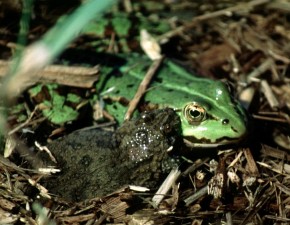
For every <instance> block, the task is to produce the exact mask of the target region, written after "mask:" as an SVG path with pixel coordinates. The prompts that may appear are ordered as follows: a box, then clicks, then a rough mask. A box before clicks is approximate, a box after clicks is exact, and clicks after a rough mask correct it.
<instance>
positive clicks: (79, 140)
mask: <svg viewBox="0 0 290 225" xmlns="http://www.w3.org/2000/svg"><path fill="white" fill-rule="evenodd" d="M180 129H181V128H180V120H179V117H178V116H177V114H176V113H175V112H174V110H172V109H168V108H166V109H161V110H154V111H150V112H146V113H144V114H141V116H140V117H139V118H137V119H134V120H131V121H127V122H125V123H124V124H123V125H122V127H120V128H119V129H118V130H117V131H116V132H110V131H104V130H86V131H79V132H74V133H72V134H70V135H68V136H66V137H65V138H63V139H61V140H56V141H54V142H52V143H51V144H49V146H48V148H49V149H50V150H51V152H52V153H53V154H54V155H55V157H56V159H57V161H58V167H60V168H61V173H60V174H57V175H54V176H53V177H51V179H49V180H48V181H46V184H45V186H46V187H47V188H48V190H49V191H50V192H51V193H54V194H57V195H59V196H62V197H63V198H65V199H67V200H73V201H79V200H84V199H88V198H92V197H96V196H102V195H105V194H108V193H111V192H113V191H115V190H117V189H119V188H121V187H122V186H124V185H128V184H130V185H142V186H146V187H149V188H156V186H157V184H158V183H159V182H160V181H162V180H161V178H163V177H164V176H165V175H166V174H167V173H168V172H169V170H170V169H171V168H172V167H174V166H176V165H177V162H178V159H177V158H175V157H171V156H170V154H171V153H172V151H169V152H168V150H169V149H171V148H172V146H175V145H176V144H177V143H179V141H180V140H179V137H180V132H181V130H180Z"/></svg>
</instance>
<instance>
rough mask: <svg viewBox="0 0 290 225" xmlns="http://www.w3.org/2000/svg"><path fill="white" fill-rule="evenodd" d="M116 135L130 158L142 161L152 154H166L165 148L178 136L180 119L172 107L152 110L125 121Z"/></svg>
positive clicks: (120, 146) (173, 142) (174, 141)
mask: <svg viewBox="0 0 290 225" xmlns="http://www.w3.org/2000/svg"><path fill="white" fill-rule="evenodd" d="M116 137H117V140H118V141H119V142H120V145H119V148H120V149H121V151H124V152H126V154H127V153H128V156H129V157H128V158H130V160H132V161H135V162H137V163H138V162H142V161H143V160H145V159H149V158H150V157H153V155H155V156H157V154H160V155H162V154H167V152H166V151H165V150H166V149H168V148H169V147H171V146H172V147H173V146H174V145H175V143H176V142H177V138H178V137H180V119H179V117H178V115H177V114H176V113H175V112H174V110H173V109H169V108H164V109H160V110H153V111H150V112H146V113H143V114H142V115H141V116H140V118H139V119H135V120H131V121H126V123H124V124H123V125H122V126H121V127H120V128H119V129H118V130H117V132H116ZM165 140H167V141H165ZM158 152H159V153H158ZM162 152H163V153H162Z"/></svg>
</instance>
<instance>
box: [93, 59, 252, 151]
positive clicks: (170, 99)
mask: <svg viewBox="0 0 290 225" xmlns="http://www.w3.org/2000/svg"><path fill="white" fill-rule="evenodd" d="M125 58H126V64H124V65H121V66H119V65H116V66H115V68H114V69H112V70H111V71H110V73H107V74H106V75H104V76H102V75H101V76H100V80H99V82H98V83H97V90H98V91H99V96H100V98H101V100H102V101H104V103H105V105H104V108H105V110H106V111H108V112H109V113H110V114H111V115H113V116H114V117H115V119H116V120H117V122H119V123H122V122H123V120H124V115H125V112H126V110H127V106H128V102H129V101H130V100H131V99H132V98H133V97H134V95H135V93H136V90H137V89H138V86H139V84H140V82H141V81H142V79H143V78H144V75H145V73H146V71H147V70H148V68H149V67H150V65H151V63H152V61H150V60H149V59H148V58H146V57H142V56H139V55H138V56H134V55H133V56H129V57H128V56H126V57H125ZM111 63H113V62H111ZM102 68H103V70H106V69H107V68H106V67H102ZM102 68H101V69H102ZM164 107H169V108H172V109H174V111H175V112H176V113H177V114H178V115H179V117H180V120H181V127H182V136H183V137H184V138H185V139H187V140H189V141H190V142H192V146H193V147H197V148H199V147H217V146H220V145H227V144H232V143H236V142H239V141H240V140H242V139H243V137H245V135H246V132H247V113H246V112H245V110H244V109H243V107H242V106H241V104H240V103H239V102H238V100H237V99H235V98H234V96H233V95H232V93H231V92H230V90H229V88H228V86H227V85H226V84H225V83H223V82H221V81H217V80H211V79H207V78H202V77H197V76H196V75H195V74H194V73H191V72H189V71H187V70H186V69H185V68H183V67H181V66H179V65H177V64H176V63H174V62H173V61H171V60H169V59H165V60H164V61H163V62H162V65H161V66H160V68H159V69H158V71H157V73H156V74H155V76H154V78H153V81H152V82H151V84H150V86H149V88H148V89H147V92H146V94H145V96H144V97H143V99H142V102H141V103H139V107H138V110H139V111H143V110H148V109H156V108H164Z"/></svg>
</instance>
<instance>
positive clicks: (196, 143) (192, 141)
mask: <svg viewBox="0 0 290 225" xmlns="http://www.w3.org/2000/svg"><path fill="white" fill-rule="evenodd" d="M242 139H243V137H241V138H239V139H236V138H229V137H222V138H219V139H217V140H216V141H215V142H211V141H210V140H208V139H204V138H203V139H196V138H195V137H192V136H191V137H189V136H186V137H184V138H183V141H184V143H185V144H186V145H187V146H188V147H192V148H216V147H219V146H226V145H231V144H237V143H238V142H239V140H242Z"/></svg>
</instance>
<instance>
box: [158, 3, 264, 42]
mask: <svg viewBox="0 0 290 225" xmlns="http://www.w3.org/2000/svg"><path fill="white" fill-rule="evenodd" d="M268 2H269V0H254V1H251V2H248V3H241V4H238V5H236V6H232V7H229V8H226V9H222V10H218V11H215V12H212V13H207V14H203V15H200V16H197V17H194V18H193V19H192V21H191V22H190V23H187V24H185V25H183V26H180V27H178V28H176V29H175V30H173V31H169V32H167V33H165V34H163V35H161V36H159V37H158V40H159V41H160V40H163V39H169V38H171V37H173V36H175V35H178V34H180V33H181V32H184V31H185V30H187V29H190V28H192V27H194V26H195V25H196V24H197V23H198V22H200V21H203V20H208V19H212V18H216V17H220V16H231V15H232V13H233V12H236V11H239V10H243V11H244V10H245V9H247V8H249V9H250V8H252V7H255V6H257V5H262V4H265V3H268Z"/></svg>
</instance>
